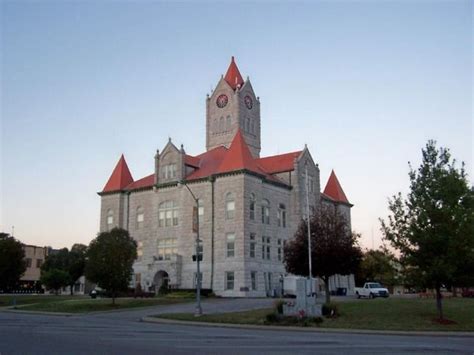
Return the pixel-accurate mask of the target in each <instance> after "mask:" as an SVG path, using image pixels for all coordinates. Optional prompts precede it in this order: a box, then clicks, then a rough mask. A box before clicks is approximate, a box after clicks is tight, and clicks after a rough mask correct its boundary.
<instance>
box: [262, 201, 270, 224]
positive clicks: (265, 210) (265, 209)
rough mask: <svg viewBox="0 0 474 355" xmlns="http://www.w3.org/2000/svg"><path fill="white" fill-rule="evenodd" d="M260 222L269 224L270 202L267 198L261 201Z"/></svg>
mask: <svg viewBox="0 0 474 355" xmlns="http://www.w3.org/2000/svg"><path fill="white" fill-rule="evenodd" d="M262 223H263V224H270V203H269V202H268V200H263V201H262Z"/></svg>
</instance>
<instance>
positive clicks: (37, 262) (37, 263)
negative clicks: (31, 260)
mask: <svg viewBox="0 0 474 355" xmlns="http://www.w3.org/2000/svg"><path fill="white" fill-rule="evenodd" d="M41 265H43V260H42V259H36V267H37V268H40V267H41Z"/></svg>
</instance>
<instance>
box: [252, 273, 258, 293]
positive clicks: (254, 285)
mask: <svg viewBox="0 0 474 355" xmlns="http://www.w3.org/2000/svg"><path fill="white" fill-rule="evenodd" d="M250 283H251V287H252V291H255V290H257V272H256V271H250Z"/></svg>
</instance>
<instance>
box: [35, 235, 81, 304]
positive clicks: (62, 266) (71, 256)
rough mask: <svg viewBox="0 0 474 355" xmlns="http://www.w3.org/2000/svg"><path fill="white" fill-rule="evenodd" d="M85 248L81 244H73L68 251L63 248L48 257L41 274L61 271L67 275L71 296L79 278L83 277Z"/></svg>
mask: <svg viewBox="0 0 474 355" xmlns="http://www.w3.org/2000/svg"><path fill="white" fill-rule="evenodd" d="M86 250H87V247H86V246H85V245H83V244H74V245H73V246H72V248H71V251H69V250H68V249H67V248H63V249H61V250H59V251H57V252H56V253H54V254H50V255H48V257H47V258H46V260H45V262H44V264H43V266H42V267H41V272H46V271H49V270H53V269H55V270H62V271H64V272H66V273H67V274H68V275H69V283H68V284H67V285H66V286H69V288H70V292H71V295H73V293H74V285H75V283H76V281H77V279H78V278H79V277H81V276H82V275H84V269H85V259H86Z"/></svg>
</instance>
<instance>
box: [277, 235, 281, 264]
mask: <svg viewBox="0 0 474 355" xmlns="http://www.w3.org/2000/svg"><path fill="white" fill-rule="evenodd" d="M278 261H281V239H278Z"/></svg>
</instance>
